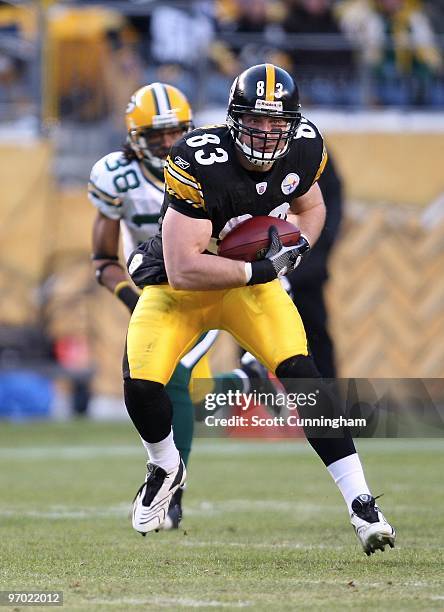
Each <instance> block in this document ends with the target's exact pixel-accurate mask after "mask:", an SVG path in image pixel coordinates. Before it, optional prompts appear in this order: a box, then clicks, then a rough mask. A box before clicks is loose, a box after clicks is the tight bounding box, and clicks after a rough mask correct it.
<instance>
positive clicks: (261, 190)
mask: <svg viewBox="0 0 444 612" xmlns="http://www.w3.org/2000/svg"><path fill="white" fill-rule="evenodd" d="M266 189H267V183H257V184H256V191H257V192H258V194H259V195H262V194H263V193H265V190H266Z"/></svg>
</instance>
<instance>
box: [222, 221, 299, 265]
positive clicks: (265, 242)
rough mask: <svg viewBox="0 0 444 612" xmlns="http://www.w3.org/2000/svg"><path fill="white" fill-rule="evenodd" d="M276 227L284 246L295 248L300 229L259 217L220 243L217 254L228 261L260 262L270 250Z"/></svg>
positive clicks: (246, 223) (235, 230) (233, 231)
mask: <svg viewBox="0 0 444 612" xmlns="http://www.w3.org/2000/svg"><path fill="white" fill-rule="evenodd" d="M272 225H274V226H275V227H276V229H277V231H278V232H279V237H280V239H281V242H282V244H283V245H284V246H294V245H295V244H296V243H297V242H298V240H299V238H300V236H301V232H300V231H299V229H298V228H297V227H296V226H295V225H293V224H292V223H289V222H288V221H284V219H279V218H277V217H268V216H265V215H264V216H259V217H252V218H251V219H247V220H246V221H242V222H241V223H239V225H236V227H235V228H233V229H232V230H231V232H229V233H228V234H227V235H226V236H225V238H223V239H222V240H221V242H220V243H219V247H218V251H217V254H218V255H220V256H221V257H227V258H228V259H238V260H240V261H258V260H259V259H263V258H264V257H265V254H266V252H267V251H268V248H269V242H270V240H269V234H268V231H269V229H270V227H271V226H272Z"/></svg>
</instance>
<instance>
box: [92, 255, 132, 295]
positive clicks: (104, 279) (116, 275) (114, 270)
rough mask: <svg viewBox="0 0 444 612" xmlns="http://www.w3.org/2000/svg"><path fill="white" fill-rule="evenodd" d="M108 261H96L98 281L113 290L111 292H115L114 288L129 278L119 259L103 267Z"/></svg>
mask: <svg viewBox="0 0 444 612" xmlns="http://www.w3.org/2000/svg"><path fill="white" fill-rule="evenodd" d="M106 261H107V260H103V261H101V260H99V261H95V262H94V268H95V271H96V278H97V280H98V282H99V283H100V284H101V285H103V287H106V288H107V289H108V290H109V291H111V293H114V290H115V288H116V287H117V285H118V284H119V283H121V282H123V281H127V280H128V279H127V276H126V274H125V271H124V270H123V268H122V267H121V265H120V264H119V262H118V261H116V262H111V263H110V265H107V266H106V267H105V268H102V266H103V264H104V263H105V262H106ZM101 268H102V271H101V273H100V274H98V275H97V270H100V269H101Z"/></svg>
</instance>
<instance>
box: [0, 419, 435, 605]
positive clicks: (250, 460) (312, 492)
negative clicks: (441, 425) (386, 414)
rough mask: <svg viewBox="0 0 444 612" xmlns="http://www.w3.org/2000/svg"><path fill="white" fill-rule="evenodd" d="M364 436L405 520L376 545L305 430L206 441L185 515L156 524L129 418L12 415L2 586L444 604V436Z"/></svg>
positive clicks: (87, 599) (391, 506) (4, 429)
mask: <svg viewBox="0 0 444 612" xmlns="http://www.w3.org/2000/svg"><path fill="white" fill-rule="evenodd" d="M359 449H360V452H361V457H362V459H363V461H364V463H365V465H366V468H367V477H368V480H369V483H370V486H371V487H372V489H373V491H374V493H375V494H379V493H382V492H384V493H385V496H384V497H383V499H382V500H381V507H382V508H383V510H384V512H385V514H386V515H387V517H388V518H389V520H390V521H391V522H392V523H393V524H394V525H395V527H396V528H397V531H398V546H397V548H395V549H394V550H386V552H385V553H380V552H377V553H376V554H375V555H372V556H371V557H369V558H367V557H366V555H365V554H364V553H363V552H362V549H361V548H360V545H359V544H358V541H357V539H356V537H355V535H354V533H353V531H352V528H351V526H350V524H349V522H348V516H347V513H346V510H345V506H344V504H343V501H342V498H341V497H340V495H339V493H338V491H337V490H336V488H335V486H334V484H333V482H332V481H331V479H330V476H329V475H328V473H327V472H326V470H325V469H324V468H323V466H322V464H321V463H320V461H319V459H318V458H317V457H316V455H315V454H314V453H313V452H312V451H311V449H310V448H309V447H308V446H307V445H306V443H305V442H276V443H274V442H251V441H245V442H242V441H230V440H214V441H212V440H205V439H200V440H197V441H196V444H195V449H194V453H193V455H192V461H191V465H190V470H189V486H188V489H187V491H186V495H185V498H184V501H185V506H184V507H185V518H184V520H183V523H182V528H181V529H179V530H178V531H177V532H174V533H173V532H165V533H158V534H156V533H153V534H148V536H147V537H146V538H142V537H141V536H139V535H138V534H136V533H135V532H133V530H132V528H131V525H130V522H129V519H128V511H129V508H130V501H131V499H132V496H133V495H134V493H135V491H136V489H137V487H138V486H139V484H140V483H141V481H142V480H143V477H144V461H145V455H144V451H143V449H142V447H141V446H140V445H139V441H138V437H137V436H136V434H135V432H134V431H133V430H132V427H131V426H130V425H129V424H128V425H126V424H102V423H90V422H75V423H63V424H35V425H29V424H25V425H7V424H4V423H2V424H1V425H0V491H1V498H0V550H1V568H0V590H11V589H25V590H26V589H27V590H30V589H33V590H35V589H42V590H62V591H63V592H64V608H63V609H65V610H108V609H113V610H178V609H193V608H200V609H202V610H215V609H216V610H217V609H233V610H234V609H238V608H250V609H252V610H270V609H273V610H296V609H300V610H307V609H310V610H321V609H325V608H326V607H328V608H330V609H332V610H344V609H345V610H347V609H353V610H356V609H360V610H370V609H372V610H392V611H394V610H443V609H444V577H443V575H444V559H443V550H444V511H443V508H444V495H443V481H444V478H443V469H444V442H443V441H441V440H436V439H435V440H366V441H361V442H360V443H359ZM4 609H6V608H4ZM18 609H19V608H18V607H16V608H15V610H18ZM21 609H24V608H21ZM56 609H57V608H56Z"/></svg>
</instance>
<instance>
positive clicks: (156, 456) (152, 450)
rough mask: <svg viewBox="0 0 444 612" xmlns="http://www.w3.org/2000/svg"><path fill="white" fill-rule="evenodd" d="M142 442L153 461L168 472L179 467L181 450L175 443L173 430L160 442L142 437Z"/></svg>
mask: <svg viewBox="0 0 444 612" xmlns="http://www.w3.org/2000/svg"><path fill="white" fill-rule="evenodd" d="M142 443H143V445H144V447H145V448H146V450H147V452H148V457H149V460H150V461H151V463H155V464H156V465H159V466H160V467H161V468H163V469H164V470H165V471H166V472H172V471H173V470H174V469H175V468H176V467H177V464H178V463H179V451H178V450H177V448H176V447H175V445H174V439H173V432H172V431H170V433H169V434H168V436H167V437H166V438H164V439H163V440H161V441H160V442H146V441H145V440H143V439H142Z"/></svg>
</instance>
